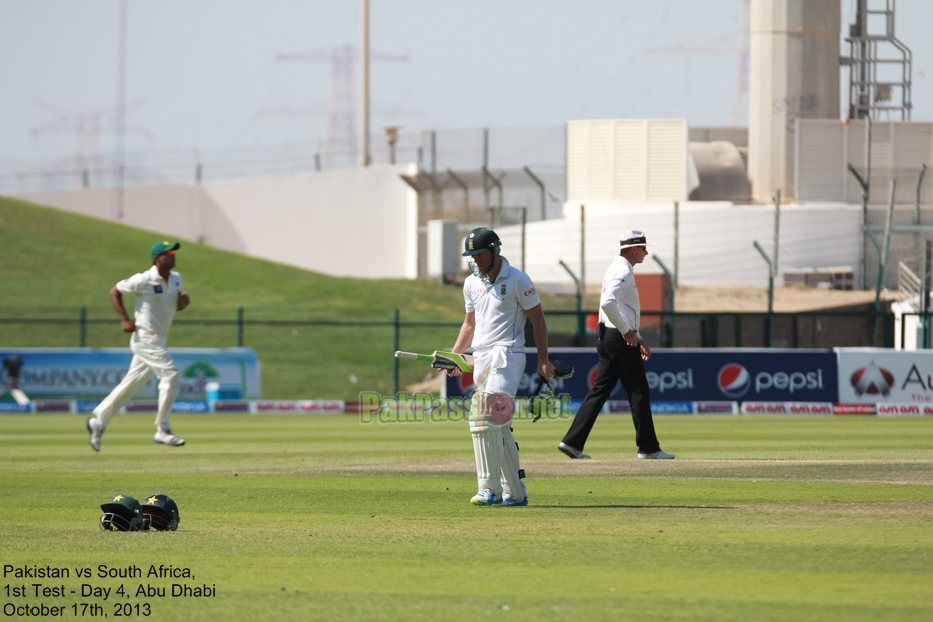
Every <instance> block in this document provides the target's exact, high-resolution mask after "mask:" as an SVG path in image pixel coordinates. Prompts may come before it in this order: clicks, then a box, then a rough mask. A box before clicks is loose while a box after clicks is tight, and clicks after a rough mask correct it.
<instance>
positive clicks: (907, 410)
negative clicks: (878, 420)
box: [878, 402, 933, 417]
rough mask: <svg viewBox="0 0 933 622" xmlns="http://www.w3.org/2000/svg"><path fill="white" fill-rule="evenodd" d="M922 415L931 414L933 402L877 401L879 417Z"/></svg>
mask: <svg viewBox="0 0 933 622" xmlns="http://www.w3.org/2000/svg"><path fill="white" fill-rule="evenodd" d="M924 415H933V404H929V403H923V404H885V403H882V402H879V403H878V416H879V417H922V416H924Z"/></svg>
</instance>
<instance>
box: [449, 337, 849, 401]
mask: <svg viewBox="0 0 933 622" xmlns="http://www.w3.org/2000/svg"><path fill="white" fill-rule="evenodd" d="M550 353H551V357H552V358H561V359H565V360H568V361H570V362H571V363H573V365H574V367H575V372H574V375H573V377H572V378H568V379H566V380H556V379H555V380H553V381H552V384H553V386H554V390H555V391H556V392H557V393H569V394H570V396H571V399H572V400H582V399H583V398H584V397H585V396H586V394H587V393H588V392H589V390H590V388H592V386H593V382H594V380H595V379H596V373H597V363H598V362H599V357H598V356H597V354H596V350H595V349H594V348H552V349H551V350H550ZM536 360H537V354H536V353H535V352H533V351H531V352H528V353H527V354H526V357H525V374H524V375H523V376H522V380H521V384H520V388H519V391H518V396H529V395H532V394H533V393H534V391H535V389H536V388H537V383H538V378H537V374H536V373H535V367H536ZM645 369H646V372H647V376H648V384H649V386H650V387H651V400H652V402H716V401H719V402H722V401H736V402H745V401H753V402H772V401H773V402H791V401H793V402H837V401H838V396H839V391H838V383H837V375H838V374H837V363H836V354H835V353H834V352H832V351H831V350H802V349H764V348H762V349H743V348H682V349H681V348H675V349H661V348H659V349H656V350H652V352H651V359H649V360H648V362H647V363H645ZM446 391H447V392H446V395H447V396H454V395H457V396H465V395H469V394H470V393H471V392H472V391H473V377H472V375H469V374H467V375H464V376H461V377H460V378H447V382H446ZM609 399H610V400H625V399H627V398H626V395H625V391H624V390H623V389H622V385H621V384H617V385H616V388H615V389H614V390H613V393H612V395H611V396H610V398H609Z"/></svg>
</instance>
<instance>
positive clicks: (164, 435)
mask: <svg viewBox="0 0 933 622" xmlns="http://www.w3.org/2000/svg"><path fill="white" fill-rule="evenodd" d="M152 441H153V442H155V443H162V444H163V445H169V446H171V447H181V446H182V445H184V444H185V439H183V438H178V437H177V436H175V435H174V434H172V431H171V430H170V429H169V428H159V429H158V430H156V433H155V437H153V439H152Z"/></svg>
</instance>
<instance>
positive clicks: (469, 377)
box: [457, 373, 473, 395]
mask: <svg viewBox="0 0 933 622" xmlns="http://www.w3.org/2000/svg"><path fill="white" fill-rule="evenodd" d="M457 380H458V381H459V383H460V393H462V394H463V395H467V394H468V393H469V392H470V391H471V390H472V389H473V374H472V373H466V374H462V375H460V376H458V377H457Z"/></svg>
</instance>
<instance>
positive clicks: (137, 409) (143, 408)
mask: <svg viewBox="0 0 933 622" xmlns="http://www.w3.org/2000/svg"><path fill="white" fill-rule="evenodd" d="M124 409H125V410H126V412H128V413H154V412H156V411H157V410H159V403H158V402H127V404H126V406H124Z"/></svg>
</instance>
